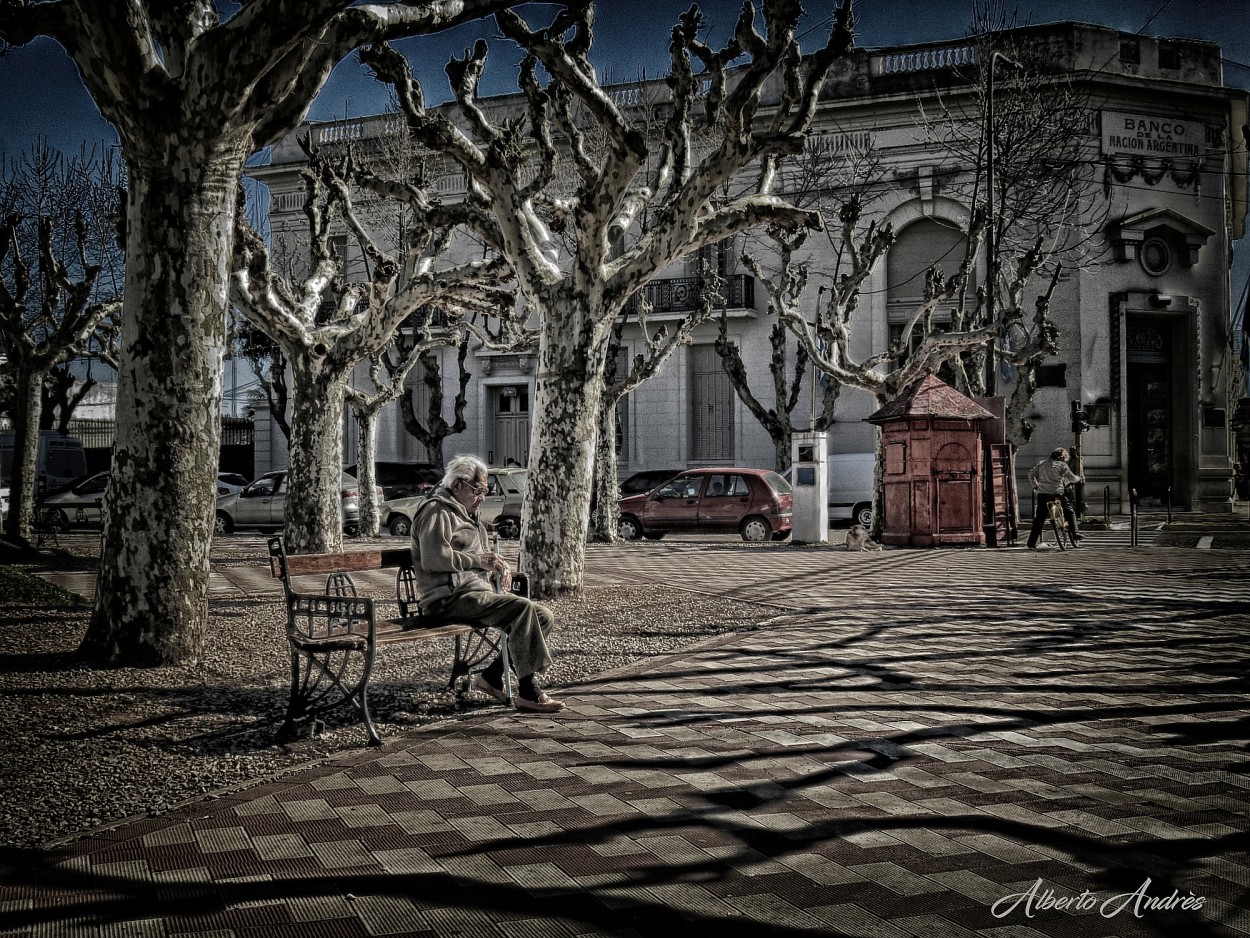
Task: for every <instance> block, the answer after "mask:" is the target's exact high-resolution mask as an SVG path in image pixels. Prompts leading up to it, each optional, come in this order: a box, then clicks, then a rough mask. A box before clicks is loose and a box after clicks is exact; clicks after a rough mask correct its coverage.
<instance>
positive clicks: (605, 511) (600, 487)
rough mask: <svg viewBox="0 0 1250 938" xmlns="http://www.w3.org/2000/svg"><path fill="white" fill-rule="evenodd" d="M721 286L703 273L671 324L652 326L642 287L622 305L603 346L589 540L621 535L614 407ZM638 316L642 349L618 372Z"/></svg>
mask: <svg viewBox="0 0 1250 938" xmlns="http://www.w3.org/2000/svg"><path fill="white" fill-rule="evenodd" d="M721 287H722V285H721V284H720V282H719V280H717V279H716V278H710V277H707V276H704V277H702V278H701V288H700V291H699V307H698V309H696V310H692V311H691V312H690V313H688V314H687V315H685V316H683V317H682V318H681V319H680V320H678V321H677V322H676V323H674V324H673V328H672V329H670V328H669V327H668V325H662V326H660V327H659V328H657V329H656V330H655V332H654V333H652V332H651V331H650V327H649V325H648V322H647V318H648V316H649V314H650V309H649V304H648V303H647V301H646V298H645V296H644V295H643V294H642V293H641V292H640V293H639V294H638V299H637V302H636V303H635V304H631V305H632V309H631V306H626V307H625V308H624V309H622V311H621V314H620V316H619V317H618V318H617V321H616V322H615V323H614V324H613V326H612V334H611V337H610V338H609V340H608V347H607V350H606V358H607V362H606V364H605V366H604V376H603V380H604V388H603V396H602V398H601V399H600V403H599V418H598V421H597V431H596V434H595V468H594V494H595V497H594V499H593V503H594V509H593V511H592V512H591V518H590V539H591V540H592V541H595V542H598V543H613V542H615V541H618V540H620V536H619V533H618V531H617V528H618V526H619V525H620V520H621V512H620V506H619V505H618V504H617V498H618V497H619V494H620V493H619V490H618V487H617V478H616V458H617V441H616V434H617V409H618V407H619V406H620V402H621V400H622V399H623V398H624V397H625V396H626V395H627V394H631V393H632V392H633V391H635V390H637V389H638V387H639V386H640V385H642V384H643V383H644V382H645V381H648V380H650V379H651V378H654V377H655V375H656V373H657V372H659V370H660V367H661V366H662V365H663V364H664V363H665V362H666V361H668V360H669V358H671V357H672V354H673V352H675V351H676V350H677V349H678V348H680V347H681V346H683V345H689V344H690V337H691V335H692V334H693V333H694V330H695V327H696V326H699V325H701V324H702V323H704V322H706V321H707V320H709V319H710V318H711V317H712V312H713V307H714V306H715V304H716V303H717V302H718V301H719V299H720V292H719V291H720V289H721ZM631 320H636V322H637V327H638V330H639V332H640V333H641V335H642V342H643V345H642V351H640V352H638V353H636V354H635V355H634V357H633V359H632V361H631V362H630V365H629V368H628V369H626V370H625V372H624V373H623V374H618V371H619V370H620V369H619V366H618V364H617V359H618V358H619V357H620V350H621V346H622V340H623V338H624V333H625V327H626V326H627V325H628V324H629V323H630V321H631Z"/></svg>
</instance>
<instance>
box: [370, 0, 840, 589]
mask: <svg viewBox="0 0 1250 938" xmlns="http://www.w3.org/2000/svg"><path fill="white" fill-rule="evenodd" d="M800 12H801V8H800V6H799V4H798V3H797V2H794V0H765V3H764V4H763V10H762V21H763V24H764V30H763V32H762V33H761V32H760V31H758V30H757V29H756V24H755V19H756V16H755V14H756V11H755V8H754V6H753V5H751V4H749V3H748V4H745V5H744V7H743V13H742V16H741V17H740V19H739V20H738V23H737V26H736V28H735V30H734V35H733V38H732V39H731V40H730V42H729V43H728V44H727V45H726V46H725V47H724V48H722V49H720V50H713V49H712V48H710V47H708V46H707V45H706V44H705V43H704V42H703V41H702V40H701V39H700V38H699V34H700V32H701V30H702V27H703V18H702V15H701V13H700V12H699V10H698V8H697V7H692V8H691V9H690V10H689V11H688V12H687V13H686V14H685V15H683V17H682V18H681V21H680V22H679V23H678V25H677V26H675V27H674V29H673V32H672V41H671V44H670V53H671V55H670V58H671V70H670V73H669V77H668V91H669V100H668V102H667V116H666V119H665V123H664V127H663V129H662V132H661V133H660V134H658V135H657V136H656V137H654V138H649V137H648V135H647V134H646V133H644V132H643V131H642V130H640V129H639V128H638V127H637V126H636V125H635V124H634V123H633V122H632V121H631V119H630V116H629V115H628V113H627V111H626V110H625V109H623V107H622V106H621V105H618V103H617V101H616V100H614V99H613V97H612V96H611V95H610V94H608V93H607V92H605V91H604V89H603V88H602V87H600V85H599V83H598V82H597V80H596V78H595V71H594V68H593V66H592V65H591V63H590V61H589V58H588V53H589V51H590V46H591V42H592V36H593V30H592V26H593V23H592V20H593V16H592V12H591V6H590V3H589V2H588V0H577V2H573V3H569V4H567V5H566V7H565V9H564V10H563V11H562V12H560V13H559V14H557V16H556V17H555V18H554V19H553V21H552V22H551V24H550V25H549V26H547V27H546V28H543V29H533V28H531V27H530V26H529V24H528V23H526V22H525V21H524V20H523V19H522V18H521V17H520V16H518V15H516V14H515V13H514V12H512V11H506V12H501V13H499V14H497V15H496V21H497V22H498V24H499V26H500V28H501V29H502V31H503V33H504V35H505V36H506V37H508V38H509V39H511V40H513V41H514V42H516V43H517V44H518V45H520V46H521V48H522V49H523V50H524V52H525V58H524V59H523V61H522V64H521V70H520V77H519V82H518V84H519V87H520V88H521V90H522V92H523V94H524V97H525V104H526V112H525V114H524V115H517V116H516V117H515V118H513V117H512V116H505V117H504V119H502V120H501V119H499V116H498V115H496V114H494V113H492V111H491V110H489V109H488V108H486V107H484V106H483V104H482V102H481V101H480V100H479V97H478V82H479V80H480V78H481V75H482V70H483V68H484V66H485V63H486V56H487V49H486V44H485V43H481V42H480V43H478V44H477V45H476V46H475V47H474V49H473V50H472V51H470V52H467V53H466V54H465V56H464V58H462V59H456V60H453V61H452V62H451V63H450V64H449V65H448V67H447V73H448V77H449V78H450V80H451V85H452V90H453V93H454V95H455V98H456V103H457V105H458V108H459V111H460V117H461V119H462V121H463V125H461V124H458V123H456V122H453V121H452V120H451V119H450V118H449V117H448V116H446V115H445V114H443V113H441V112H438V111H436V110H433V109H430V108H427V107H426V105H425V99H424V95H423V93H422V90H421V88H420V86H419V85H418V84H417V83H416V82H415V81H414V80H413V78H412V74H411V71H410V70H409V68H408V66H407V63H406V62H405V61H404V60H403V58H402V57H401V56H399V55H398V54H396V53H394V52H393V51H391V50H389V49H388V48H387V47H385V46H383V45H378V46H374V47H372V48H370V49H368V50H365V51H362V53H361V57H362V59H363V60H364V61H366V63H367V64H369V65H371V66H372V67H373V69H374V71H375V73H376V74H377V75H378V77H379V78H381V79H383V80H384V81H387V82H389V83H391V84H392V85H394V87H395V88H396V91H397V93H398V97H399V103H400V106H401V108H402V110H403V114H404V117H405V118H406V120H407V122H408V126H409V129H410V130H411V132H412V134H413V136H414V138H415V140H416V141H417V142H418V143H420V144H422V145H424V146H427V147H430V148H431V149H435V150H440V151H442V152H443V153H445V154H448V155H450V156H451V157H452V158H454V159H455V161H456V162H457V163H458V164H459V165H460V167H462V168H463V169H464V171H465V172H466V174H467V175H468V177H469V179H470V180H471V191H470V195H469V196H468V197H467V198H466V199H465V200H464V201H463V202H461V203H457V204H435V203H434V201H433V200H431V199H430V198H429V197H428V195H427V194H426V193H423V192H420V191H419V190H417V189H416V188H415V187H412V186H405V185H403V184H402V183H396V184H395V189H396V190H397V191H400V192H404V193H406V194H407V197H408V198H410V199H412V200H413V203H414V205H417V204H419V205H420V206H421V208H422V210H423V211H428V212H430V213H432V214H433V215H434V216H435V217H445V218H448V219H454V220H455V221H456V222H462V223H464V224H465V225H467V226H468V227H469V228H471V229H472V230H473V231H474V232H475V233H476V234H477V235H478V237H479V238H481V240H482V241H483V242H485V243H486V244H487V245H488V246H489V247H490V248H491V249H492V250H494V251H496V252H498V253H499V254H501V255H503V256H505V257H507V259H508V261H509V264H510V265H511V266H512V268H513V270H514V271H515V273H516V276H517V282H518V286H519V289H520V290H521V292H522V293H523V294H524V296H525V297H526V299H527V300H528V301H529V302H530V303H531V304H532V305H533V307H534V309H535V311H536V314H537V316H538V325H539V330H540V341H539V350H538V367H537V379H536V384H535V396H534V414H535V420H534V425H533V428H532V430H531V440H532V445H531V454H532V455H531V465H530V473H529V483H528V486H527V488H526V493H525V504H526V517H527V519H528V523H527V524H526V526H525V531H524V532H523V544H522V549H523V554H524V557H525V567H526V572H527V573H528V574H529V576H530V583H531V585H532V587H533V588H534V592H535V593H536V595H539V596H551V595H553V594H559V593H562V592H566V591H575V590H579V589H580V588H581V581H582V570H583V561H584V556H585V540H586V529H587V522H588V520H589V519H588V510H589V504H590V485H591V481H590V480H591V477H592V466H593V462H594V454H595V438H596V426H597V423H598V416H599V414H600V406H601V399H602V394H603V375H604V368H605V364H606V357H607V356H606V352H607V347H608V340H609V336H610V333H611V330H612V325H613V323H614V322H615V321H616V317H617V315H618V314H619V312H620V310H621V308H622V306H623V305H624V304H625V302H626V301H627V300H628V299H629V297H630V296H632V295H633V294H634V293H636V292H637V291H638V289H639V288H640V287H642V286H643V285H644V284H646V283H647V282H648V281H649V280H651V279H652V278H654V277H656V276H657V275H659V274H660V273H661V272H663V271H664V269H665V268H667V267H668V266H669V265H670V264H672V263H673V262H674V261H675V260H676V259H678V258H680V257H682V256H684V255H687V254H690V253H692V252H694V251H697V250H698V249H699V248H701V247H703V246H704V245H708V244H714V243H716V242H718V241H722V240H724V239H726V238H729V237H731V236H733V235H734V234H736V233H737V232H740V231H744V230H747V229H750V228H754V227H757V226H762V225H769V224H771V225H774V226H779V227H781V228H784V229H797V228H806V227H813V226H817V225H819V218H818V216H817V215H816V214H815V213H813V212H809V211H804V210H801V209H798V208H796V207H795V206H793V205H790V204H788V203H786V202H785V201H784V200H783V199H781V198H779V197H778V196H777V195H776V193H775V192H774V191H773V185H774V182H775V178H776V172H775V170H776V161H777V159H779V158H780V157H782V156H784V155H787V154H792V153H794V152H796V150H797V149H799V148H801V147H802V145H803V141H804V139H805V136H806V134H807V131H808V127H809V126H810V123H811V119H812V115H813V113H814V111H815V108H816V104H817V101H818V100H819V96H820V90H821V88H822V87H823V84H824V79H825V75H826V73H827V71H828V69H829V67H830V66H831V64H832V63H833V62H834V61H835V60H836V59H837V58H839V57H840V56H843V55H845V54H846V53H848V52H849V50H850V48H851V45H852V33H851V20H852V17H851V4H850V2H849V0H847V2H845V3H844V4H843V6H842V7H841V9H840V10H839V11H838V14H837V17H836V20H837V23H836V26H835V28H834V29H833V30H832V32H831V35H830V39H829V42H828V44H827V45H826V46H825V47H824V48H823V49H821V50H819V51H818V52H816V53H814V54H813V55H810V56H807V57H804V56H802V55H801V54H800V50H799V45H798V41H797V38H796V36H795V28H796V25H797V22H798V18H799V14H800ZM740 58H742V59H745V62H746V64H743V65H741V66H740V67H737V68H735V69H733V70H732V72H731V70H730V68H729V66H730V63H733V62H735V61H737V60H739V59H740ZM695 61H697V62H698V63H699V64H700V65H701V67H702V72H701V73H700V75H698V76H696V74H695V69H694V62H695ZM540 66H541V68H542V69H543V70H544V71H545V72H546V74H547V75H549V76H550V82H549V83H548V84H547V85H546V86H543V85H542V84H541V82H540V80H539V67H540ZM766 91H767V92H768V95H769V97H768V100H765V94H766ZM701 92H702V94H701ZM700 98H701V99H702V100H700ZM700 104H701V105H702V106H699V105H700ZM586 121H589V122H591V123H593V124H594V125H596V126H597V127H598V128H599V131H600V133H601V134H602V136H603V138H604V139H606V140H607V141H608V142H609V146H608V148H607V151H606V153H605V154H603V156H602V158H592V155H591V153H590V152H589V151H588V150H587V148H586V145H585V143H586V139H587V138H586V134H585V132H584V130H583V128H584V126H585V123H584V122H586ZM717 124H719V126H720V127H721V132H720V133H718V134H717V136H716V141H717V143H716V145H715V146H714V147H711V148H710V149H709V150H707V151H705V152H696V150H695V148H694V147H693V146H692V139H693V138H694V137H695V136H696V128H698V127H699V126H700V125H717ZM596 155H598V151H597V150H596ZM565 167H567V169H568V171H567V172H566V173H565V174H564V175H563V176H562V177H561V176H559V175H558V170H559V169H562V168H565ZM748 169H750V170H751V171H752V173H753V177H754V179H755V183H756V184H755V186H754V187H753V188H752V190H751V191H750V192H749V193H746V194H744V195H742V196H741V197H739V198H736V199H734V200H732V201H731V202H729V203H728V204H723V205H721V204H717V195H718V193H719V191H720V188H721V186H722V184H723V182H724V181H725V180H727V179H730V178H732V177H734V176H736V175H737V174H739V173H742V172H745V171H747V170H748ZM644 210H645V211H646V212H647V214H649V215H650V217H651V218H652V219H654V223H653V224H652V226H651V227H650V230H647V231H646V232H645V233H643V234H641V235H640V236H639V237H638V238H637V240H636V241H634V243H632V244H629V245H627V246H625V247H624V249H623V250H619V253H618V248H619V247H620V243H621V241H622V238H623V236H624V235H625V234H626V233H627V232H629V231H630V230H631V229H633V228H634V226H635V225H636V224H638V222H639V219H640V216H641V215H642V214H643V212H644ZM563 229H570V230H571V234H570V237H571V239H572V244H573V250H571V251H565V250H563V249H562V246H561V245H560V243H558V241H557V240H556V238H555V237H554V236H553V232H556V233H558V232H559V231H561V230H563Z"/></svg>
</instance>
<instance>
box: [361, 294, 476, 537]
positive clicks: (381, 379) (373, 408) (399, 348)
mask: <svg viewBox="0 0 1250 938" xmlns="http://www.w3.org/2000/svg"><path fill="white" fill-rule="evenodd" d="M410 321H411V318H410ZM418 329H419V333H418V334H414V335H413V336H412V337H411V338H410V339H406V340H405V341H404V342H403V343H402V345H401V343H400V342H399V341H398V340H396V341H393V342H391V344H390V345H388V346H387V347H385V348H383V349H380V350H379V351H377V352H374V353H373V354H372V355H370V356H369V383H370V384H371V385H372V390H366V389H364V388H359V387H356V386H354V385H351V384H349V385H348V386H347V391H346V398H347V405H348V406H349V407H350V408H351V410H352V414H353V416H354V417H355V418H356V431H357V456H356V481H357V483H359V493H360V495H359V497H360V534H361V535H362V536H364V537H374V536H375V535H376V534H377V533H378V522H379V519H378V497H377V479H376V473H375V470H374V462H375V461H376V459H377V453H378V433H377V425H378V414H379V413H381V411H382V408H383V407H385V406H386V405H387V404H389V403H390V402H391V401H393V400H395V399H396V398H399V397H401V396H406V395H405V394H404V391H405V383H406V382H407V380H408V374H409V373H410V372H411V371H412V369H413V368H414V367H415V366H416V364H417V363H418V362H427V361H429V359H430V358H431V356H430V352H431V350H433V349H435V348H439V347H441V346H446V345H459V346H460V347H461V348H462V349H463V348H464V347H465V345H466V341H467V340H464V339H461V337H460V335H459V332H458V330H456V329H441V330H438V332H437V333H435V332H434V331H433V330H431V328H430V322H429V320H428V319H427V320H425V322H423V323H421V324H420V325H419V326H418ZM460 360H461V363H462V364H463V361H464V353H463V352H462V353H461V359H460ZM461 390H462V391H463V384H462V385H461Z"/></svg>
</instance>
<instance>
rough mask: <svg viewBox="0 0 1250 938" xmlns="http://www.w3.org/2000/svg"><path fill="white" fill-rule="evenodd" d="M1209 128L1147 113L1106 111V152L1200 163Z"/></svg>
mask: <svg viewBox="0 0 1250 938" xmlns="http://www.w3.org/2000/svg"><path fill="white" fill-rule="evenodd" d="M1206 137H1207V132H1206V127H1205V125H1203V124H1202V122H1201V121H1187V120H1180V119H1178V118H1175V117H1167V116H1164V115H1161V114H1151V113H1149V112H1147V111H1139V112H1133V113H1129V112H1127V111H1103V112H1102V152H1103V153H1107V154H1111V153H1123V154H1129V155H1132V156H1143V157H1147V158H1153V159H1160V160H1164V159H1185V160H1200V159H1202V158H1203V157H1204V156H1206V142H1207V140H1206Z"/></svg>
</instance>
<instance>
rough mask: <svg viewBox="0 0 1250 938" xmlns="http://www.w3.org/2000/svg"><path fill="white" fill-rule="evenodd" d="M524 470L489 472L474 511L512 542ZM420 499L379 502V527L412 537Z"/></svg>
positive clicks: (517, 524) (516, 530)
mask: <svg viewBox="0 0 1250 938" xmlns="http://www.w3.org/2000/svg"><path fill="white" fill-rule="evenodd" d="M525 480H526V470H525V469H518V468H512V467H508V468H506V469H491V470H489V472H488V473H487V476H486V497H485V498H484V499H482V507H481V508H479V509H478V517H479V518H480V519H481V520H482V521H485V522H486V523H487V524H490V525H494V527H495V530H496V531H497V532H498V533H499V536H500V537H506V538H515V537H519V536H520V534H521V500H522V499H523V498H524V497H525ZM425 499H426V496H424V495H412V496H409V497H408V498H397V499H395V500H394V501H389V502H383V503H382V504H381V505H379V506H378V518H379V520H380V521H381V523H382V527H384V528H386V529H388V530H389V531H390V532H391V534H393V535H394V536H395V537H408V536H410V535H411V534H412V517H413V515H414V514H415V513H416V510H417V506H418V505H420V504H421V503H422V502H423V501H425Z"/></svg>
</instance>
